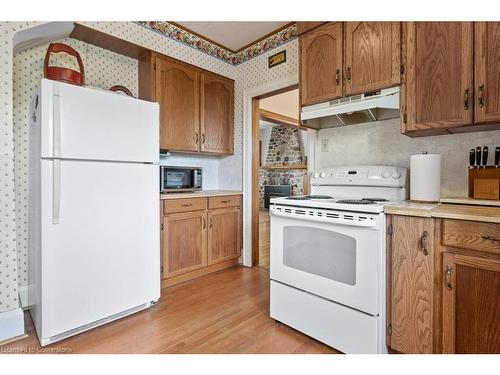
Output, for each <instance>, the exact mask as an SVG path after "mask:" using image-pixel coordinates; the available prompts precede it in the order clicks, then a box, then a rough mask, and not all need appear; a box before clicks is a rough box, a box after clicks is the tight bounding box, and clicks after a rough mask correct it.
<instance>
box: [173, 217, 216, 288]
mask: <svg viewBox="0 0 500 375" xmlns="http://www.w3.org/2000/svg"><path fill="white" fill-rule="evenodd" d="M163 225H164V228H163V232H164V233H163V262H164V263H163V275H164V277H166V278H169V277H173V276H177V275H179V274H182V273H185V272H188V271H193V270H196V269H198V268H202V267H206V265H207V214H206V212H187V213H181V214H172V215H168V216H165V217H164V219H163Z"/></svg>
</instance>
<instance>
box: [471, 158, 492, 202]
mask: <svg viewBox="0 0 500 375" xmlns="http://www.w3.org/2000/svg"><path fill="white" fill-rule="evenodd" d="M469 197H471V198H476V199H496V200H500V167H499V168H496V167H494V166H488V167H486V168H485V167H480V168H479V169H478V168H475V167H474V168H469Z"/></svg>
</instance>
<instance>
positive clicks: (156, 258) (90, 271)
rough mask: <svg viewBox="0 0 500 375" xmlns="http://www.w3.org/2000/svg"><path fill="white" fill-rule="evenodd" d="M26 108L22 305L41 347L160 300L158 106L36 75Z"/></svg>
mask: <svg viewBox="0 0 500 375" xmlns="http://www.w3.org/2000/svg"><path fill="white" fill-rule="evenodd" d="M31 109H32V111H31V118H30V146H29V154H30V158H29V170H30V172H29V241H28V243H29V265H28V268H29V289H28V298H29V301H28V303H29V305H30V312H31V316H32V318H33V322H34V325H35V329H36V332H37V334H38V338H39V340H40V343H41V345H47V344H50V343H53V342H55V341H59V340H62V339H64V338H66V337H69V336H72V335H75V334H77V333H80V332H83V331H85V330H88V329H91V328H94V327H96V326H98V325H101V324H104V323H107V322H109V321H111V320H115V319H118V318H120V317H123V316H125V315H129V314H131V313H134V312H136V311H139V310H142V309H145V308H148V307H149V306H151V305H152V304H153V303H154V302H155V301H157V300H158V299H159V297H160V222H159V220H160V212H159V204H160V200H159V166H158V161H159V108H158V104H157V103H151V102H147V101H143V100H138V99H134V98H131V97H128V96H124V95H120V94H117V93H113V92H110V91H105V90H99V89H94V88H88V87H80V86H74V85H70V84H65V83H60V82H55V81H51V80H47V79H43V80H42V82H41V88H40V89H39V91H38V93H37V95H36V96H35V98H34V99H33V102H32V107H31Z"/></svg>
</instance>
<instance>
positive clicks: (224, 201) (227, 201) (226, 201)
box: [220, 199, 231, 203]
mask: <svg viewBox="0 0 500 375" xmlns="http://www.w3.org/2000/svg"><path fill="white" fill-rule="evenodd" d="M220 202H221V203H229V202H231V201H230V200H229V199H226V200H223V201H220Z"/></svg>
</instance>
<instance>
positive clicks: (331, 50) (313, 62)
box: [299, 22, 343, 105]
mask: <svg viewBox="0 0 500 375" xmlns="http://www.w3.org/2000/svg"><path fill="white" fill-rule="evenodd" d="M342 31H343V27H342V23H341V22H335V23H328V24H326V25H323V26H320V27H317V28H315V29H313V30H312V31H310V32H308V33H306V34H304V35H302V36H301V37H300V39H299V48H300V60H299V64H300V102H301V104H302V105H309V104H314V103H320V102H324V101H327V100H330V99H334V98H338V97H341V96H342V49H343V48H342V44H343V37H342V36H343V35H342Z"/></svg>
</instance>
